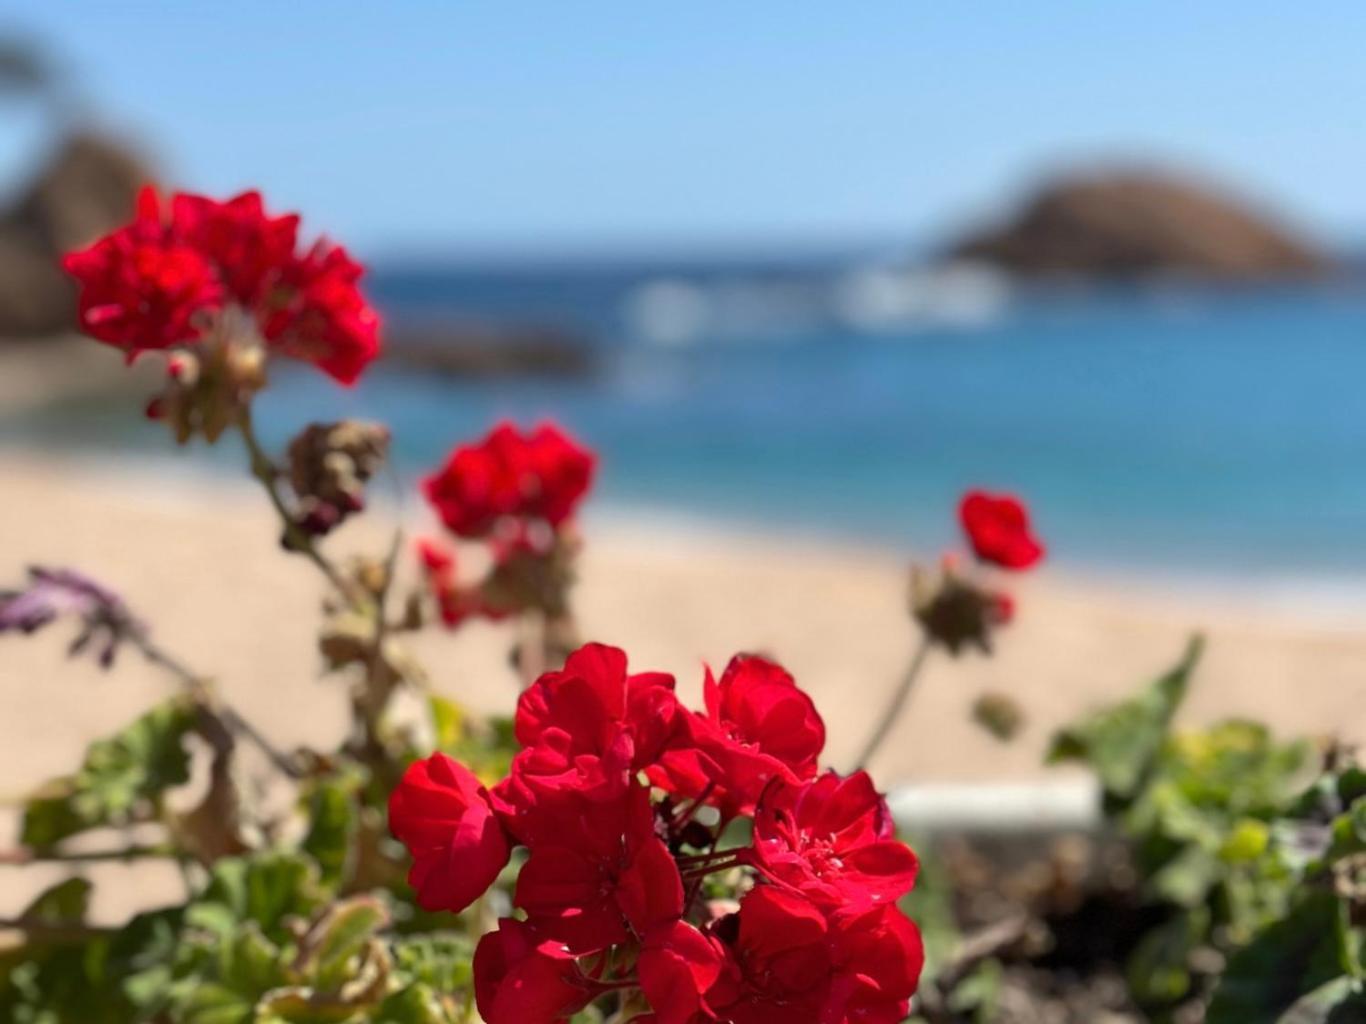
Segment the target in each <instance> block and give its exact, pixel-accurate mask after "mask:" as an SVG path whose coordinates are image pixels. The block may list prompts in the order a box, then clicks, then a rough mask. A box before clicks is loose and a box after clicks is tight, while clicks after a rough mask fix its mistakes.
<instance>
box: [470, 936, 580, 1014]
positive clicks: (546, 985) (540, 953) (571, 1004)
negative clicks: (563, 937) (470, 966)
mask: <svg viewBox="0 0 1366 1024" xmlns="http://www.w3.org/2000/svg"><path fill="white" fill-rule="evenodd" d="M602 991H603V989H602V986H600V985H599V984H597V983H596V982H594V981H593V980H592V979H590V978H588V977H586V976H585V975H584V973H583V972H582V971H581V970H579V966H578V964H577V963H576V962H575V959H574V955H573V954H572V953H570V952H569V951H568V950H567V949H565V948H564V946H563V945H562V944H560V943H557V942H554V941H552V940H546V939H544V938H543V937H541V936H540V935H538V934H537V933H536V931H535V929H534V928H532V927H531V926H530V925H528V924H526V923H525V922H523V921H516V920H513V919H512V918H503V919H502V920H501V921H499V922H498V930H497V931H496V932H489V933H488V934H487V935H485V936H484V937H483V938H482V939H480V940H479V946H478V948H477V949H476V950H475V951H474V998H475V1002H476V1003H477V1004H478V1006H479V1015H480V1017H482V1018H483V1019H484V1020H485V1021H487V1022H488V1024H557V1022H559V1021H564V1020H567V1019H568V1018H569V1017H570V1016H571V1015H573V1014H575V1013H577V1012H578V1011H580V1010H582V1009H583V1008H584V1007H585V1006H587V1005H588V1004H589V1003H590V1002H592V1000H593V999H594V998H596V997H597V996H598V995H600V994H601V993H602Z"/></svg>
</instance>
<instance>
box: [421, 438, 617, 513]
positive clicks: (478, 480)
mask: <svg viewBox="0 0 1366 1024" xmlns="http://www.w3.org/2000/svg"><path fill="white" fill-rule="evenodd" d="M594 463H595V459H594V458H593V454H592V453H591V452H589V451H587V450H586V449H584V448H582V447H580V446H579V445H578V444H576V443H575V442H574V441H573V440H572V439H571V438H569V437H568V436H567V435H565V434H564V433H563V432H562V431H561V430H560V429H559V428H558V427H557V426H555V425H554V424H553V423H542V424H540V425H539V426H538V427H536V429H535V430H533V431H531V432H530V433H523V432H522V431H520V430H518V429H517V427H516V426H515V425H513V424H511V423H506V422H504V423H499V424H498V425H497V426H496V427H494V428H493V429H492V430H491V431H489V434H488V436H487V437H485V438H484V439H483V440H482V441H480V442H478V443H477V444H469V445H461V446H460V447H458V448H456V449H455V451H453V452H451V454H450V457H449V458H448V459H447V460H446V464H445V465H444V466H442V467H441V469H440V470H438V471H437V472H436V473H434V474H433V475H432V476H429V477H428V478H427V479H426V480H425V481H423V485H422V486H423V490H424V492H425V493H426V495H427V500H428V501H429V502H431V504H432V507H433V508H435V509H436V511H437V514H438V515H440V516H441V520H442V522H444V523H445V524H446V527H447V528H448V529H449V530H450V531H451V532H452V533H454V534H455V535H456V536H459V537H468V538H482V537H487V536H489V535H490V534H491V533H493V532H494V531H495V530H497V529H499V528H502V527H506V526H523V527H525V526H527V525H529V524H533V523H545V524H547V525H549V526H551V527H557V526H559V525H560V524H561V523H563V522H565V521H566V520H567V519H569V518H570V517H571V516H572V515H573V514H574V509H575V508H576V507H577V506H578V503H579V499H580V498H582V497H583V496H584V494H585V493H587V491H588V487H589V485H590V484H591V483H592V481H593V468H594Z"/></svg>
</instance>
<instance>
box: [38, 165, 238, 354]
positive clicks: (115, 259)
mask: <svg viewBox="0 0 1366 1024" xmlns="http://www.w3.org/2000/svg"><path fill="white" fill-rule="evenodd" d="M62 266H63V267H64V268H65V269H66V271H67V273H69V274H70V275H71V276H72V277H74V278H75V279H76V280H77V282H78V283H79V285H80V299H79V305H78V316H79V319H80V325H81V329H82V330H83V331H85V332H86V333H87V334H89V335H90V336H91V337H93V338H95V339H97V340H99V341H103V342H105V343H107V344H109V345H114V346H115V347H117V348H121V349H123V350H124V352H125V353H127V355H128V358H129V360H132V359H133V358H134V357H135V356H136V355H138V353H140V352H145V351H148V350H150V349H164V348H168V347H170V346H171V345H175V344H178V343H180V342H186V341H192V340H194V339H195V338H197V337H198V336H199V334H200V331H201V329H202V327H203V323H202V321H201V314H203V313H206V312H208V311H211V310H215V309H217V308H218V307H219V306H220V305H221V304H222V301H223V287H222V284H221V283H220V281H219V278H218V275H217V274H216V272H215V268H214V266H213V265H212V263H211V262H210V261H209V260H208V259H207V258H206V257H205V256H204V254H203V253H201V252H200V251H199V250H197V249H195V248H194V247H193V246H191V245H188V244H186V242H185V241H184V240H183V239H182V238H180V237H179V236H177V235H176V233H175V232H174V231H172V230H171V228H169V227H168V226H166V225H165V224H163V223H162V220H161V214H160V210H159V209H158V203H157V196H156V192H155V191H153V190H152V189H151V188H144V189H143V190H142V191H141V192H140V193H138V203H137V216H136V217H135V218H134V220H133V222H132V223H131V224H129V225H128V226H127V227H124V228H120V229H119V230H117V231H115V232H113V233H112V234H109V235H106V236H105V237H104V238H101V239H100V240H99V241H98V242H96V243H95V244H94V245H92V246H90V247H89V248H88V249H83V250H81V251H79V252H73V253H69V254H68V255H67V256H66V257H64V258H63V260H62Z"/></svg>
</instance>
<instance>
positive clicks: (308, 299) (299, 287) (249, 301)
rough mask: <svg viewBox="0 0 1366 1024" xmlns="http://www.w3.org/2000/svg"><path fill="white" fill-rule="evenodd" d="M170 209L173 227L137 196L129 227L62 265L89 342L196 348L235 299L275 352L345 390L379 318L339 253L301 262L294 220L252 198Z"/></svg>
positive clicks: (355, 267)
mask: <svg viewBox="0 0 1366 1024" xmlns="http://www.w3.org/2000/svg"><path fill="white" fill-rule="evenodd" d="M171 208H172V212H171V223H170V224H169V225H168V224H165V223H163V222H162V220H161V216H160V212H159V210H158V205H157V200H156V195H155V193H153V192H152V191H151V190H150V189H144V190H143V191H142V193H141V194H140V195H139V197H138V212H137V217H136V218H135V219H134V221H133V223H132V224H130V225H128V226H127V227H125V228H121V229H119V230H118V231H115V232H113V233H112V234H110V235H107V236H106V237H104V238H102V239H100V240H99V241H98V242H96V243H95V244H94V245H92V246H91V247H90V248H89V249H86V250H84V251H82V252H75V253H71V254H70V255H68V256H67V257H66V258H65V259H64V260H63V265H64V266H65V267H66V269H67V271H68V272H69V273H70V274H71V275H72V276H73V277H75V278H76V279H77V280H78V281H79V282H80V285H81V296H80V322H81V327H82V329H84V330H85V331H86V333H88V334H90V335H92V336H93V337H95V338H98V339H99V340H100V341H105V342H108V343H109V344H111V345H117V346H118V347H120V348H122V349H124V350H125V351H127V352H128V353H129V355H130V357H131V356H133V355H136V354H137V353H138V352H141V351H144V350H146V349H161V348H167V347H169V346H171V345H175V344H178V343H182V342H189V341H194V340H196V339H198V338H199V337H200V336H201V334H202V333H203V330H204V328H205V326H206V323H205V314H209V313H217V312H218V311H220V310H221V308H222V306H223V304H224V302H225V301H226V300H227V299H232V300H233V301H235V302H236V303H237V304H238V305H240V306H241V307H242V308H243V309H245V310H246V311H247V312H248V313H249V314H251V315H252V316H254V317H255V318H256V321H257V324H258V326H259V328H260V331H261V333H262V335H263V336H264V337H265V339H266V340H267V342H268V343H269V344H270V346H271V347H272V348H274V349H275V350H276V351H279V352H282V353H284V354H286V355H290V356H293V357H295V358H298V359H303V360H305V361H307V362H311V363H314V364H315V365H317V366H318V367H319V368H320V369H322V370H323V371H324V372H326V373H328V374H330V375H332V376H333V377H335V378H336V379H337V380H339V381H341V382H342V383H343V384H351V383H354V382H355V380H356V378H357V377H358V376H359V375H360V372H361V371H362V370H363V369H364V368H365V367H366V365H368V364H369V363H370V362H371V360H373V359H374V358H375V357H376V356H377V355H378V354H379V318H378V316H377V315H376V314H375V311H374V310H373V309H372V308H371V307H370V306H369V305H368V304H367V303H366V301H365V299H364V297H363V296H362V295H361V293H360V290H359V288H358V287H357V283H358V281H359V280H360V276H361V274H362V268H361V266H360V264H358V263H356V262H355V261H353V260H352V259H351V258H350V257H349V256H348V255H347V254H346V250H344V249H342V248H341V247H340V246H332V245H329V244H327V243H326V242H321V241H320V242H318V243H317V244H316V245H314V246H313V248H312V249H311V250H309V251H308V252H306V253H304V254H303V255H301V256H300V255H296V254H295V251H294V247H295V240H296V235H297V233H298V225H299V218H298V217H297V216H296V215H294V214H287V215H285V216H282V217H268V216H267V215H266V212H265V207H264V205H263V204H262V202H261V196H260V193H257V192H244V193H242V194H241V195H239V196H235V197H234V198H232V199H229V200H227V201H226V202H218V201H216V200H213V199H209V198H207V197H204V196H198V195H191V194H188V193H179V194H177V195H176V196H174V197H173V199H172V201H171Z"/></svg>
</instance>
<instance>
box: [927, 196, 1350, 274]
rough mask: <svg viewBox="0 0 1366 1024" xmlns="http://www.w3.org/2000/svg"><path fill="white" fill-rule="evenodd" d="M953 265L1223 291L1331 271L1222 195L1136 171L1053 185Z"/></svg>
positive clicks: (1307, 248) (959, 253) (967, 247)
mask: <svg viewBox="0 0 1366 1024" xmlns="http://www.w3.org/2000/svg"><path fill="white" fill-rule="evenodd" d="M950 255H951V256H953V257H954V258H961V259H974V260H982V261H985V262H988V263H992V264H995V265H997V266H1000V267H1002V268H1003V269H1005V270H1009V271H1012V272H1015V273H1018V274H1022V275H1035V276H1039V275H1074V276H1092V277H1110V278H1127V277H1137V276H1146V275H1153V274H1176V275H1183V276H1189V277H1204V278H1212V279H1218V280H1229V281H1235V280H1266V279H1271V278H1285V277H1291V278H1293V277H1309V276H1314V275H1318V274H1322V273H1324V272H1325V271H1327V270H1328V269H1329V268H1330V267H1331V262H1332V261H1331V260H1330V259H1329V258H1328V256H1327V255H1326V254H1325V253H1323V252H1322V251H1320V250H1319V249H1317V248H1316V247H1315V246H1313V245H1312V244H1311V243H1309V242H1308V241H1307V240H1305V239H1303V238H1300V237H1297V236H1296V235H1295V234H1294V233H1293V232H1291V231H1290V230H1289V229H1287V228H1285V227H1283V226H1281V225H1278V224H1276V223H1275V222H1273V221H1272V220H1271V219H1270V218H1268V217H1266V216H1264V215H1262V214H1261V213H1259V212H1256V211H1254V210H1252V209H1250V208H1249V207H1247V206H1245V205H1244V204H1242V203H1240V202H1238V201H1235V200H1233V199H1231V198H1229V197H1228V196H1227V195H1226V194H1224V193H1222V192H1220V191H1217V190H1214V189H1211V188H1209V187H1207V186H1204V185H1198V184H1195V183H1193V182H1191V181H1189V180H1186V179H1182V178H1178V177H1175V176H1172V175H1170V174H1167V173H1162V172H1152V171H1141V170H1116V171H1110V172H1098V173H1094V174H1089V175H1083V176H1075V177H1068V178H1063V179H1059V180H1057V181H1055V182H1053V183H1050V184H1048V185H1046V186H1045V187H1043V188H1042V189H1040V190H1039V191H1038V192H1037V193H1036V194H1035V196H1034V197H1033V198H1032V199H1031V200H1029V201H1028V202H1027V203H1026V204H1025V205H1024V207H1023V208H1022V209H1021V210H1020V212H1019V213H1018V214H1017V215H1016V216H1015V218H1014V219H1013V220H1012V221H1010V222H1009V223H1008V224H1006V225H1005V226H1003V227H1001V228H998V229H995V230H991V231H987V232H984V233H982V234H978V235H975V236H972V237H969V238H966V239H964V240H963V241H961V242H959V243H958V244H957V245H954V246H953V247H952V248H951V250H950Z"/></svg>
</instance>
